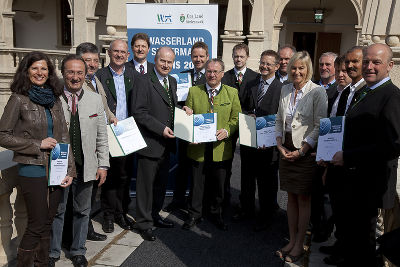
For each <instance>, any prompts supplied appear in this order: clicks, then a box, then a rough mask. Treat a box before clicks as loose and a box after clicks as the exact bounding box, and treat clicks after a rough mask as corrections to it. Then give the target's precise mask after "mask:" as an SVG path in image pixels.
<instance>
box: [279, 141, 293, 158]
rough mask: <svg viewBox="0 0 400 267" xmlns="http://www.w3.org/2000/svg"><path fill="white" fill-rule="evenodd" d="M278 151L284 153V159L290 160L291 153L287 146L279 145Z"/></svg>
mask: <svg viewBox="0 0 400 267" xmlns="http://www.w3.org/2000/svg"><path fill="white" fill-rule="evenodd" d="M277 148H278V151H279V152H280V153H281V155H282V159H284V160H289V158H288V156H289V154H290V153H291V152H290V151H289V150H288V149H287V148H286V147H284V146H282V145H279V146H277Z"/></svg>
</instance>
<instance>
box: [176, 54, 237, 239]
mask: <svg viewBox="0 0 400 267" xmlns="http://www.w3.org/2000/svg"><path fill="white" fill-rule="evenodd" d="M224 67H225V66H224V62H222V61H221V60H219V59H211V60H209V61H208V62H207V63H206V66H205V69H206V84H203V85H198V86H193V87H191V88H190V89H189V94H188V97H187V99H186V106H185V107H184V109H185V110H186V112H187V113H188V114H189V115H190V114H192V113H194V114H203V113H210V112H212V113H217V114H218V115H217V132H216V137H217V141H216V142H210V143H199V144H195V143H191V144H189V146H188V150H187V155H188V157H189V158H190V159H191V161H192V168H193V184H192V186H193V189H192V197H191V199H190V201H189V203H188V212H189V217H188V219H187V220H186V221H185V223H184V225H183V227H182V228H183V229H186V230H189V229H191V228H192V227H194V226H195V225H196V224H197V223H198V222H199V220H200V218H201V217H202V215H203V214H202V210H203V203H202V202H203V193H204V184H205V181H206V179H207V182H206V184H208V185H209V188H207V190H206V191H207V192H208V193H209V194H211V195H209V196H207V200H210V202H211V203H209V204H210V205H206V207H205V210H206V211H208V212H210V214H211V215H212V218H213V219H214V223H215V224H216V226H217V227H218V228H219V229H221V230H224V231H226V230H227V225H226V224H225V222H224V220H223V216H222V211H223V210H222V202H223V199H224V184H225V179H226V173H227V171H228V168H229V161H230V160H231V159H232V156H233V154H232V138H231V136H232V135H233V134H234V133H235V132H236V131H237V129H238V113H239V112H241V107H240V101H239V96H238V91H237V90H236V89H235V88H232V87H229V86H227V85H225V84H222V83H221V80H222V77H223V76H224Z"/></svg>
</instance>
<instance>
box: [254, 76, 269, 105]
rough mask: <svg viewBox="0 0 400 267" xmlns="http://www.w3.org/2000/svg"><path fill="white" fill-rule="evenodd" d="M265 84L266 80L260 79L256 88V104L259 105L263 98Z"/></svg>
mask: <svg viewBox="0 0 400 267" xmlns="http://www.w3.org/2000/svg"><path fill="white" fill-rule="evenodd" d="M266 85H268V83H267V81H264V80H261V82H260V87H259V88H258V93H257V106H260V102H261V100H262V99H263V97H264V95H265V92H266V91H267V90H266V89H265V86H266Z"/></svg>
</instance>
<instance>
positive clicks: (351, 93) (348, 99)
mask: <svg viewBox="0 0 400 267" xmlns="http://www.w3.org/2000/svg"><path fill="white" fill-rule="evenodd" d="M362 82H364V78H361V80H359V81H358V82H357V83H356V84H354V85H352V84H350V93H349V96H348V97H347V103H346V111H345V114H346V112H347V110H348V109H349V106H350V104H351V101H352V100H353V97H354V94H355V93H356V88H357V86H359V85H360V84H361V83H362Z"/></svg>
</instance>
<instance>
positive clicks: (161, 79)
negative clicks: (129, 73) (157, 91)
mask: <svg viewBox="0 0 400 267" xmlns="http://www.w3.org/2000/svg"><path fill="white" fill-rule="evenodd" d="M154 72H155V73H156V75H157V79H158V81H159V82H160V84H161V85H162V87H164V78H167V86H168V88H169V79H168V75H167V76H161V74H160V73H158V72H157V70H156V68H154Z"/></svg>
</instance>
